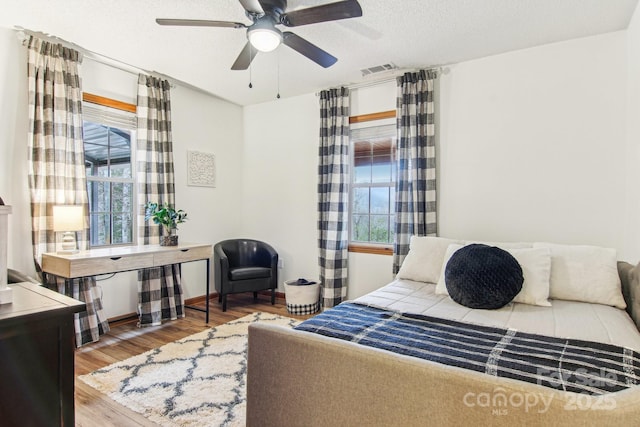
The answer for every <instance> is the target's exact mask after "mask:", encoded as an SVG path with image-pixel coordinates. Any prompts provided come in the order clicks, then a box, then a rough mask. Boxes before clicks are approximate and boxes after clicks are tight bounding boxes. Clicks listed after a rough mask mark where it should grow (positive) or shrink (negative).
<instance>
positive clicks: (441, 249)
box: [396, 236, 462, 283]
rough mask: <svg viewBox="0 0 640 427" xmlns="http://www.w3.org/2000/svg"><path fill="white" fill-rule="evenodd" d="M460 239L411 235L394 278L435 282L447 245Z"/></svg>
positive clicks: (458, 241) (459, 241) (438, 275)
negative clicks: (406, 251) (407, 250)
mask: <svg viewBox="0 0 640 427" xmlns="http://www.w3.org/2000/svg"><path fill="white" fill-rule="evenodd" d="M452 243H462V241H461V240H453V239H446V238H444V237H433V236H411V240H410V241H409V253H408V254H407V256H406V257H405V258H404V261H403V262H402V265H401V266H400V270H398V274H397V275H396V278H398V279H408V280H415V281H416V282H427V283H436V282H437V281H438V278H439V277H440V271H441V270H442V265H443V264H442V263H443V261H444V255H445V252H446V251H447V247H448V246H449V245H450V244H452Z"/></svg>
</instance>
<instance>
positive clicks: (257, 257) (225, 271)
mask: <svg viewBox="0 0 640 427" xmlns="http://www.w3.org/2000/svg"><path fill="white" fill-rule="evenodd" d="M213 260H214V270H215V276H214V277H215V286H216V291H217V292H218V302H222V311H227V295H228V294H235V293H240V292H253V298H254V300H255V299H257V298H258V291H262V290H266V289H271V304H272V305H273V304H275V302H276V288H277V287H278V253H277V252H276V251H275V250H274V249H273V248H272V247H271V246H270V245H269V244H267V243H264V242H261V241H259V240H251V239H231V240H224V241H222V242H219V243H216V245H215V246H214V247H213Z"/></svg>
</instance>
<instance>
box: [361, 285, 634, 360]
mask: <svg viewBox="0 0 640 427" xmlns="http://www.w3.org/2000/svg"><path fill="white" fill-rule="evenodd" d="M435 286H436V285H435V284H433V283H424V282H414V281H410V280H404V279H397V280H395V281H393V282H391V283H389V284H388V285H386V286H384V287H382V288H380V289H377V290H375V291H373V292H371V293H369V294H366V295H363V296H361V297H359V298H356V299H355V300H354V302H357V303H360V304H367V305H371V306H374V307H380V308H386V309H390V310H395V311H399V312H403V313H414V314H423V315H427V316H434V317H440V318H444V319H450V320H457V321H462V322H468V323H474V324H478V325H485V326H496V327H500V328H511V329H515V330H518V331H522V332H528V333H532V334H540V335H547V336H552V337H558V338H574V339H579V340H586V341H595V342H601V343H605V344H614V345H618V346H621V347H627V348H630V349H632V350H635V351H640V333H639V332H638V330H637V329H636V327H635V325H634V323H633V321H632V320H631V317H629V315H628V314H627V312H626V311H624V310H621V309H619V308H615V307H611V306H605V305H601V304H592V303H585V302H577V301H565V300H556V299H554V300H550V301H551V307H541V306H534V305H528V304H520V303H510V304H507V305H506V306H504V307H502V308H500V309H497V310H480V309H471V308H468V307H464V306H462V305H460V304H457V303H456V302H454V301H453V300H452V299H451V298H449V297H448V296H446V295H436V293H435Z"/></svg>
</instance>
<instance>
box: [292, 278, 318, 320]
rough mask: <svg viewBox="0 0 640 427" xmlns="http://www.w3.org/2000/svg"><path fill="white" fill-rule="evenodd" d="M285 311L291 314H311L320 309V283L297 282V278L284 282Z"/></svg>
mask: <svg viewBox="0 0 640 427" xmlns="http://www.w3.org/2000/svg"><path fill="white" fill-rule="evenodd" d="M284 293H285V299H286V302H287V311H288V312H289V313H291V314H296V315H305V314H313V313H316V312H318V311H319V310H320V283H318V282H316V283H312V284H308V285H301V284H299V282H298V280H287V281H286V282H284Z"/></svg>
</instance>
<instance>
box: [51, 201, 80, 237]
mask: <svg viewBox="0 0 640 427" xmlns="http://www.w3.org/2000/svg"><path fill="white" fill-rule="evenodd" d="M83 228H84V210H83V207H82V205H56V206H54V207H53V231H79V230H82V229H83Z"/></svg>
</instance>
